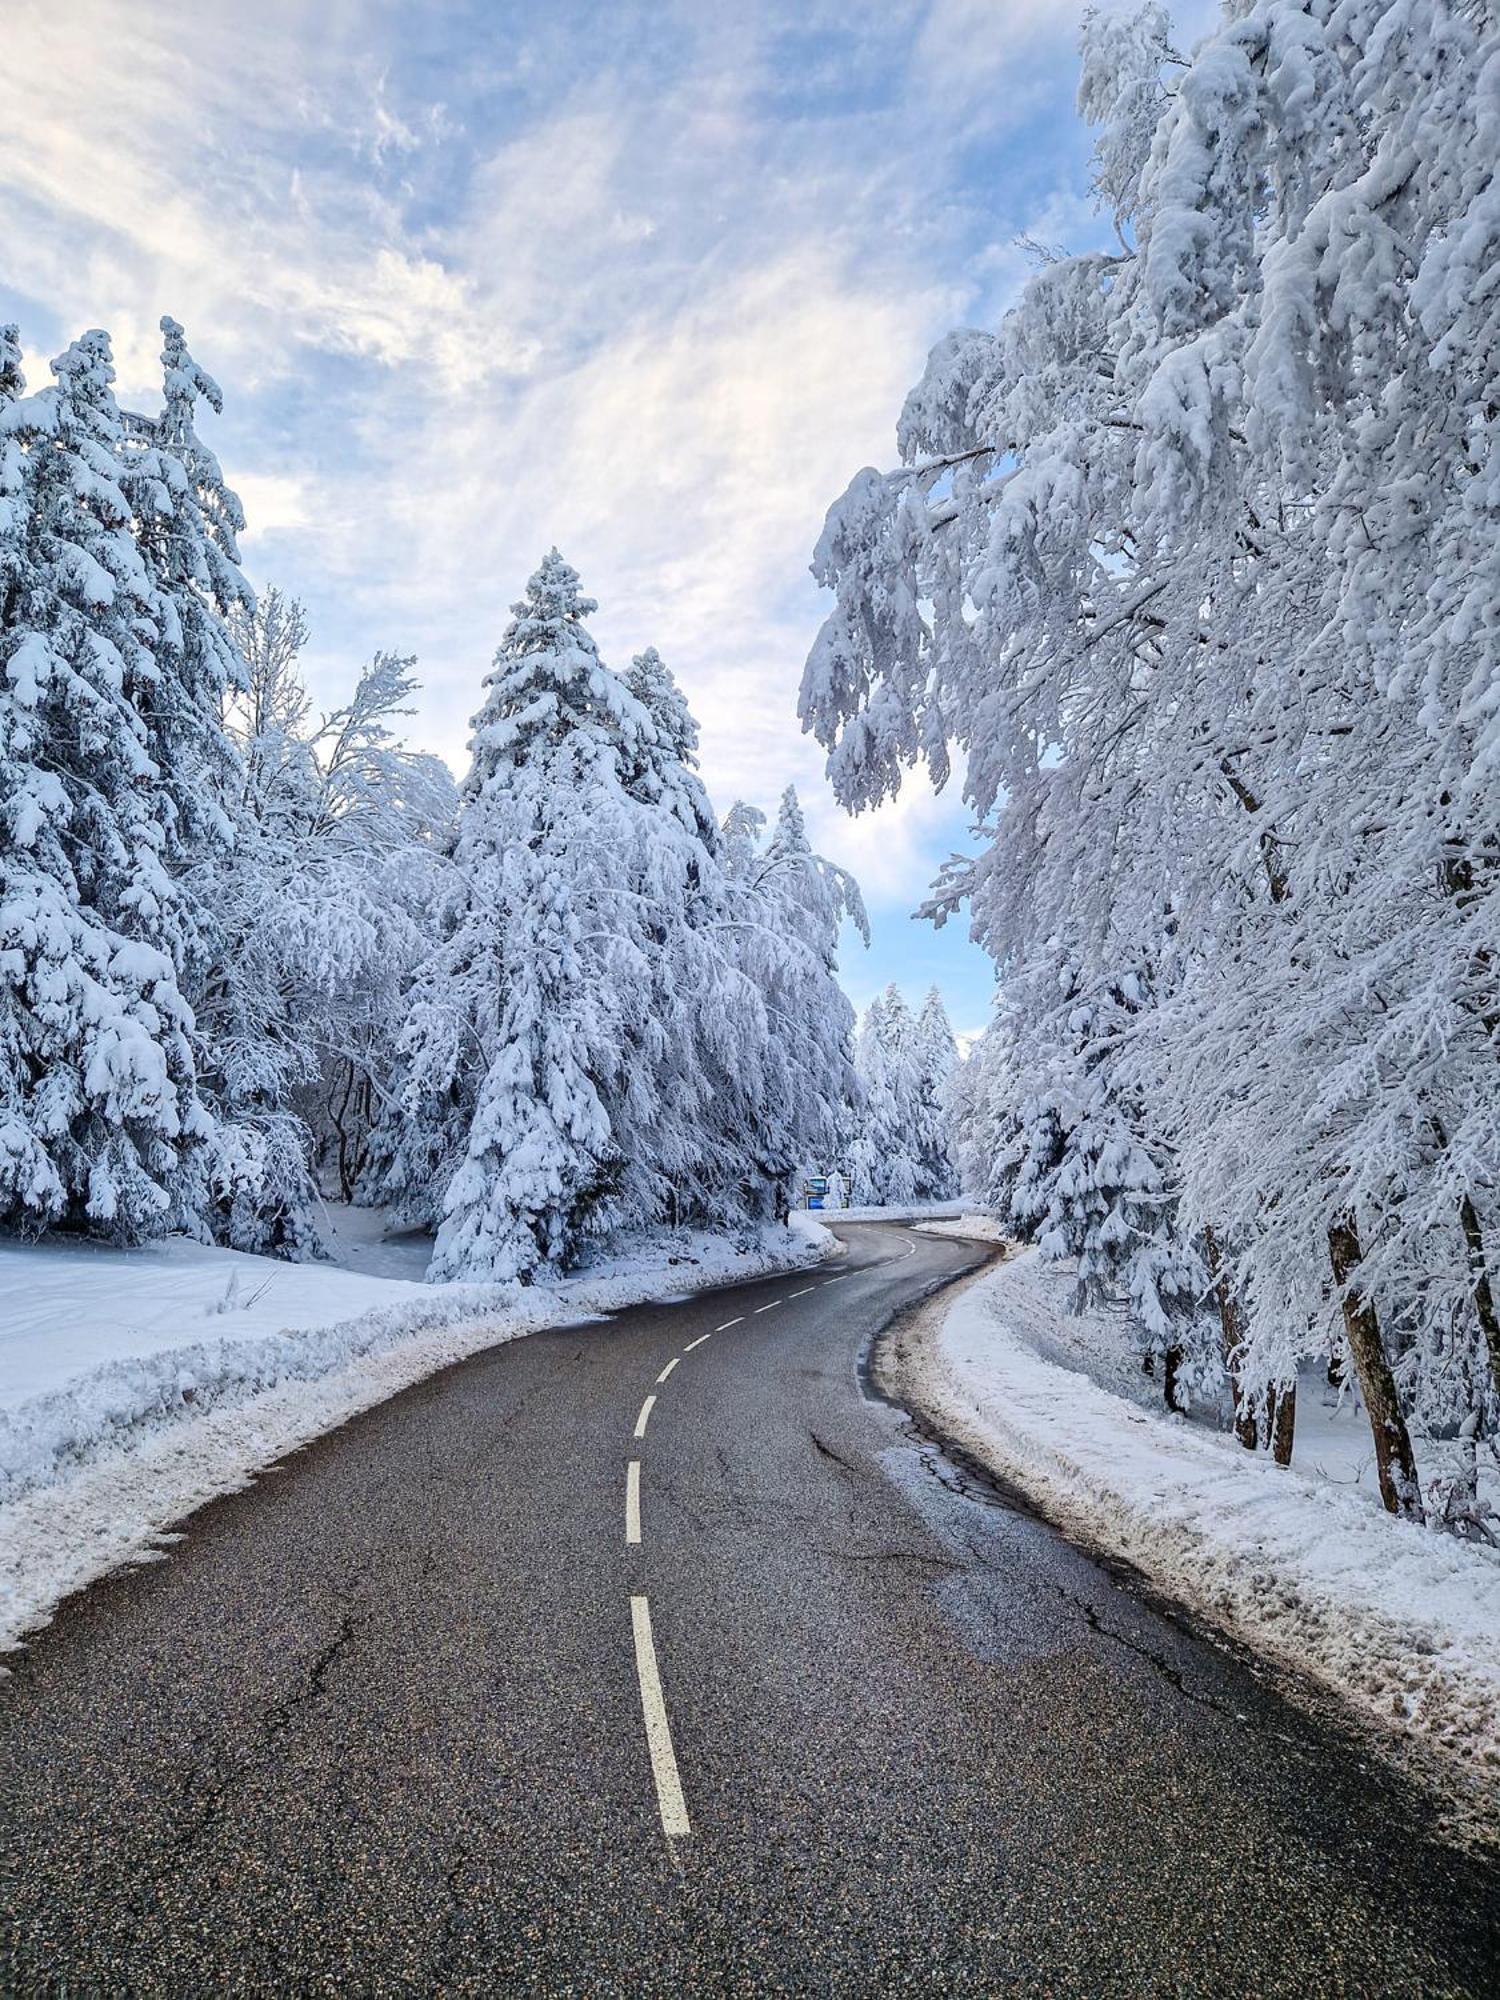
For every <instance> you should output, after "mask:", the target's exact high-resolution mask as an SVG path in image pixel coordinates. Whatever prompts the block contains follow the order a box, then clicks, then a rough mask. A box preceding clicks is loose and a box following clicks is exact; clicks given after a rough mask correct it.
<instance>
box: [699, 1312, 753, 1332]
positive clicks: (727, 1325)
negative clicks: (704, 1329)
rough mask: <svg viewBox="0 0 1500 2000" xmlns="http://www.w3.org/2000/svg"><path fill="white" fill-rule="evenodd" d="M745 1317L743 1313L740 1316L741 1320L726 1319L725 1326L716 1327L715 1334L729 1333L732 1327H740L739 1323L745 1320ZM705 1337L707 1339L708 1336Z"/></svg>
mask: <svg viewBox="0 0 1500 2000" xmlns="http://www.w3.org/2000/svg"><path fill="white" fill-rule="evenodd" d="M744 1317H745V1315H744V1314H743V1313H741V1314H740V1316H739V1319H726V1320H725V1322H724V1324H723V1325H722V1326H716V1327H715V1328H714V1332H715V1333H728V1331H729V1329H730V1327H732V1326H738V1325H739V1323H740V1320H741V1319H743V1318H744ZM705 1337H706V1336H705Z"/></svg>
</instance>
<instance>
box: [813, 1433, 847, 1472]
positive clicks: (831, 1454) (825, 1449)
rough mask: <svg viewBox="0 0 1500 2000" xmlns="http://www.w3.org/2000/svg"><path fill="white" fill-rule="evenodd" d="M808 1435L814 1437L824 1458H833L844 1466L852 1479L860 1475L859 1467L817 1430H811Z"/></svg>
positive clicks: (836, 1463) (839, 1464)
mask: <svg viewBox="0 0 1500 2000" xmlns="http://www.w3.org/2000/svg"><path fill="white" fill-rule="evenodd" d="M807 1435H808V1436H809V1437H810V1438H811V1439H812V1441H813V1443H814V1444H815V1445H816V1446H817V1448H818V1450H819V1451H820V1452H821V1453H822V1455H823V1457H824V1458H827V1459H831V1460H832V1461H833V1463H834V1464H835V1465H838V1466H842V1467H843V1469H844V1471H845V1472H847V1473H848V1475H849V1477H850V1478H851V1479H857V1478H858V1477H859V1471H858V1468H857V1467H855V1466H853V1465H851V1464H850V1463H849V1461H848V1459H847V1458H845V1457H844V1455H843V1453H842V1452H839V1451H835V1450H834V1448H833V1446H832V1445H831V1444H828V1443H826V1442H825V1441H824V1440H823V1439H822V1438H820V1437H819V1436H818V1434H817V1432H816V1431H815V1430H809V1431H808V1433H807Z"/></svg>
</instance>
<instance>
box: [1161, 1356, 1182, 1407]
mask: <svg viewBox="0 0 1500 2000" xmlns="http://www.w3.org/2000/svg"><path fill="white" fill-rule="evenodd" d="M1181 1368H1182V1349H1181V1348H1180V1347H1165V1348H1163V1349H1162V1357H1161V1375H1162V1382H1161V1392H1162V1395H1163V1397H1164V1398H1165V1399H1166V1405H1167V1408H1168V1409H1169V1410H1175V1411H1176V1412H1177V1414H1178V1415H1179V1416H1181V1415H1183V1408H1182V1399H1181V1398H1180V1397H1179V1395H1178V1393H1177V1377H1178V1374H1179V1372H1180V1371H1181Z"/></svg>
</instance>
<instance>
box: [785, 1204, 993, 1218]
mask: <svg viewBox="0 0 1500 2000" xmlns="http://www.w3.org/2000/svg"><path fill="white" fill-rule="evenodd" d="M802 1212H803V1213H807V1211H805V1210H804V1211H802ZM963 1212H964V1205H963V1203H962V1202H961V1201H918V1202H911V1203H908V1204H907V1205H906V1206H905V1207H899V1208H822V1209H819V1210H818V1212H817V1213H818V1219H819V1220H821V1221H823V1222H926V1221H930V1220H934V1219H936V1218H937V1217H939V1216H958V1215H962V1214H963Z"/></svg>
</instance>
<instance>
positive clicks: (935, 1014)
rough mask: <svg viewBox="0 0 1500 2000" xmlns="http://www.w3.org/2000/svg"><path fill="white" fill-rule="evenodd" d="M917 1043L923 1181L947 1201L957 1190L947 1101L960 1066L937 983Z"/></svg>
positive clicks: (919, 1153) (931, 1193) (930, 1195)
mask: <svg viewBox="0 0 1500 2000" xmlns="http://www.w3.org/2000/svg"><path fill="white" fill-rule="evenodd" d="M914 1045H915V1057H916V1069H917V1099H918V1104H919V1106H920V1109H921V1115H922V1122H921V1126H920V1130H919V1137H918V1149H917V1158H918V1162H919V1165H920V1167H921V1176H922V1182H923V1185H924V1186H925V1187H926V1188H927V1189H928V1191H929V1192H928V1196H927V1198H928V1199H929V1200H932V1201H948V1200H951V1199H952V1197H953V1196H954V1195H955V1194H956V1193H957V1192H958V1175H957V1170H956V1168H955V1166H954V1163H953V1148H952V1133H951V1129H950V1114H949V1105H948V1094H949V1086H950V1084H951V1082H952V1078H953V1073H954V1070H955V1069H956V1068H957V1066H958V1044H957V1042H956V1041H955V1040H954V1039H953V1024H952V1022H950V1020H949V1019H948V1010H947V1008H946V1007H945V1006H944V1005H943V996H942V994H941V993H939V992H938V990H937V988H936V987H935V986H933V987H931V988H929V990H928V994H927V998H926V999H925V1000H924V1001H923V1002H922V1011H921V1012H920V1013H919V1014H918V1016H917V1025H916V1034H915V1038H914Z"/></svg>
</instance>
